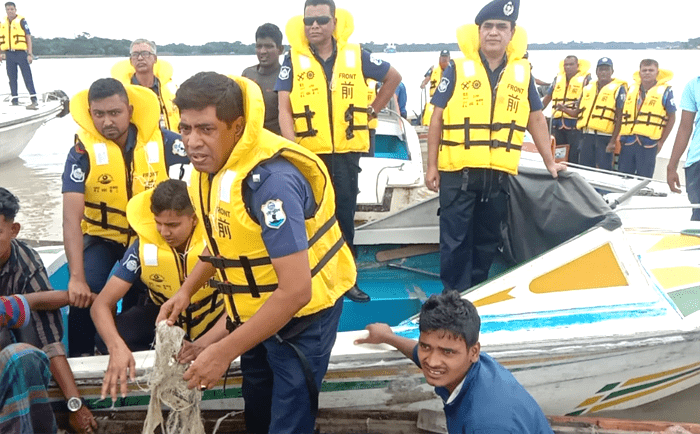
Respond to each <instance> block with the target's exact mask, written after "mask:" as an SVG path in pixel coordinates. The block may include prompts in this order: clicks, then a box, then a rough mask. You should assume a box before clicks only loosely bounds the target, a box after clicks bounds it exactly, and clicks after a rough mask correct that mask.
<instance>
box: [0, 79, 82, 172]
mask: <svg viewBox="0 0 700 434" xmlns="http://www.w3.org/2000/svg"><path fill="white" fill-rule="evenodd" d="M0 99H1V100H2V101H3V103H2V104H0V163H4V162H5V161H10V160H13V159H15V158H17V157H18V156H19V154H21V153H22V151H23V150H24V148H25V147H26V146H27V144H28V143H29V141H30V140H31V139H32V137H34V133H36V130H38V129H39V127H41V126H42V125H44V123H46V122H48V121H49V120H51V119H53V118H55V117H59V118H60V117H63V116H65V115H66V114H68V96H67V95H66V94H65V93H64V92H63V91H61V90H55V91H53V92H47V93H44V94H42V95H40V96H39V97H38V103H39V107H38V109H36V110H27V109H26V108H25V107H26V105H27V104H28V103H29V96H21V97H20V100H19V101H20V104H19V105H16V106H13V105H12V104H10V95H0Z"/></svg>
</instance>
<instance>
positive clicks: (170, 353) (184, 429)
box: [142, 321, 204, 434]
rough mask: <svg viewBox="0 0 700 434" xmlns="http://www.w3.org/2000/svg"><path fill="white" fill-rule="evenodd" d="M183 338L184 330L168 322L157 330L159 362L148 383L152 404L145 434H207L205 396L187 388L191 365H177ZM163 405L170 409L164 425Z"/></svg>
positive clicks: (157, 361)
mask: <svg viewBox="0 0 700 434" xmlns="http://www.w3.org/2000/svg"><path fill="white" fill-rule="evenodd" d="M184 336H185V331H184V330H183V329H181V328H180V327H175V326H172V327H170V326H168V325H167V323H166V322H165V321H161V322H160V323H159V324H158V326H157V327H156V348H155V354H156V359H155V362H154V364H153V370H152V371H151V376H150V378H149V379H148V388H149V389H150V390H151V400H150V402H149V404H148V413H147V414H146V420H145V421H144V424H143V431H142V434H153V433H154V432H155V430H156V428H157V427H158V426H159V425H160V426H161V427H162V431H163V432H165V434H204V424H203V422H202V417H201V413H200V409H199V404H200V402H201V401H202V392H201V391H199V390H194V389H188V388H187V382H186V381H185V380H183V378H182V376H183V374H184V373H185V371H186V370H187V368H188V365H185V364H181V363H178V362H177V355H178V353H179V352H180V348H181V347H182V338H183V337H184ZM162 404H165V405H167V406H168V407H170V409H171V411H170V414H168V419H167V421H166V422H165V423H163V413H162V410H161V408H162Z"/></svg>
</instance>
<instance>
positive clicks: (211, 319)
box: [126, 189, 224, 339]
mask: <svg viewBox="0 0 700 434" xmlns="http://www.w3.org/2000/svg"><path fill="white" fill-rule="evenodd" d="M152 195H153V189H151V190H146V191H144V192H142V193H140V194H137V195H136V196H134V197H133V198H132V199H131V200H130V201H129V204H128V205H127V207H126V217H127V219H128V221H129V224H130V225H131V227H132V228H134V231H136V234H137V235H138V237H139V261H140V263H141V280H142V281H143V283H145V284H146V286H148V293H149V295H150V297H151V300H153V302H154V303H155V304H157V305H161V304H163V303H164V302H166V301H167V300H169V299H170V298H171V297H172V296H173V295H175V294H176V293H177V291H178V290H179V289H180V286H182V283H183V282H184V281H185V278H186V277H187V275H188V274H189V273H190V272H191V271H192V269H193V268H194V266H195V264H196V263H197V262H198V261H199V255H201V254H202V251H203V250H204V247H205V234H204V225H202V223H201V220H198V222H197V225H196V226H195V229H194V232H193V233H192V236H191V237H190V240H189V242H188V245H187V248H186V249H185V253H184V255H183V254H180V253H178V252H177V251H176V250H175V249H173V248H172V247H170V246H169V245H168V243H167V242H166V241H165V240H164V239H163V237H162V236H161V235H160V233H159V232H158V229H157V227H156V221H155V216H154V215H153V212H151V196H152ZM223 313H224V300H223V296H221V295H219V293H218V292H217V291H216V290H215V289H214V288H212V287H211V286H209V285H205V286H203V287H202V288H200V289H199V290H198V291H197V292H196V293H195V294H194V295H193V296H192V300H191V303H190V305H189V307H188V308H187V310H186V311H185V314H184V315H181V316H180V319H181V322H182V324H183V328H184V330H185V331H186V332H187V333H188V334H189V336H190V338H191V339H197V338H198V337H199V336H201V335H203V334H204V333H206V332H207V331H209V330H210V329H211V328H212V327H213V326H214V324H216V322H217V321H218V319H219V317H221V315H222V314H223Z"/></svg>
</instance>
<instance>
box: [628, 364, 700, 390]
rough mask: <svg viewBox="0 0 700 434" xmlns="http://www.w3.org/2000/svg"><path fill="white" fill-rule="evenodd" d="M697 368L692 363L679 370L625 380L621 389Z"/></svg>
mask: <svg viewBox="0 0 700 434" xmlns="http://www.w3.org/2000/svg"><path fill="white" fill-rule="evenodd" d="M697 366H700V363H693V364H690V365H686V366H681V367H680V368H676V369H670V370H668V371H663V372H658V373H656V374H651V375H645V376H643V377H637V378H632V379H629V380H627V381H626V382H625V384H623V385H622V386H621V387H625V386H631V385H632V384H639V383H643V382H645V381H648V380H654V379H656V378H661V377H665V376H667V375H672V374H677V373H678V372H681V371H685V370H687V369H692V368H695V367H697Z"/></svg>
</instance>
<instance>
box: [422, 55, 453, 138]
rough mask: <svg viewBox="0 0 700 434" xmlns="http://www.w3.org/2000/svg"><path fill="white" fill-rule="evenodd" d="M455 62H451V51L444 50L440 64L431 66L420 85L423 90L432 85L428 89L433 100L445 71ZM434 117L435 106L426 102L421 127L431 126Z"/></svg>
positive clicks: (439, 60)
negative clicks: (431, 119)
mask: <svg viewBox="0 0 700 434" xmlns="http://www.w3.org/2000/svg"><path fill="white" fill-rule="evenodd" d="M453 63H454V62H452V61H451V60H450V51H449V50H442V51H441V52H440V58H439V59H438V64H437V65H435V66H431V67H430V68H429V69H428V72H426V73H425V78H423V82H422V83H421V84H420V88H421V89H425V86H426V85H427V84H428V83H430V88H429V89H428V92H429V97H430V98H432V97H433V95H435V89H437V87H438V83H439V82H440V77H442V73H443V71H445V69H447V66H448V65H452V64H453ZM432 115H433V106H432V104H430V101H426V102H425V108H424V109H423V118H422V119H421V125H430V118H431V117H432Z"/></svg>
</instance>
